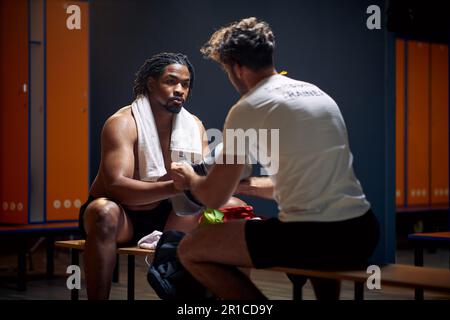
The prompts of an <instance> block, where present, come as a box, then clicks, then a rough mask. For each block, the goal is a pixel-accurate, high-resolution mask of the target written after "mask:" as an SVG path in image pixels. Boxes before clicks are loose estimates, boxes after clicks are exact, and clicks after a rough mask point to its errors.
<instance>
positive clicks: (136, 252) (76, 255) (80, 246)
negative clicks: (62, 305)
mask: <svg viewBox="0 0 450 320" xmlns="http://www.w3.org/2000/svg"><path fill="white" fill-rule="evenodd" d="M84 245H85V241H84V240H68V241H56V242H55V247H58V248H67V249H70V250H71V264H73V265H79V264H80V252H81V251H83V250H84ZM154 252H155V251H154V250H147V249H142V248H139V247H122V248H117V255H118V256H120V255H126V256H127V260H128V266H127V278H128V279H127V300H134V287H135V257H136V256H150V257H153V254H154ZM78 297H79V295H78V290H77V289H72V290H71V300H78Z"/></svg>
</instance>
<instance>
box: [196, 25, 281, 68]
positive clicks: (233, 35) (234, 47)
mask: <svg viewBox="0 0 450 320" xmlns="http://www.w3.org/2000/svg"><path fill="white" fill-rule="evenodd" d="M274 50H275V36H274V34H273V32H272V30H271V28H270V26H269V24H268V23H267V22H264V21H260V20H258V19H257V18H255V17H250V18H245V19H242V20H241V21H236V22H233V23H231V24H230V25H228V26H225V27H222V28H220V29H219V30H217V31H216V32H214V34H213V35H212V36H211V38H210V39H209V40H208V42H206V43H205V44H204V45H203V47H202V48H201V49H200V52H201V53H202V54H203V56H204V57H205V58H209V59H212V60H214V61H217V62H219V63H224V64H229V65H233V64H235V63H238V64H239V65H242V66H246V67H248V68H250V69H252V70H254V71H257V70H259V69H262V68H265V67H268V66H272V65H273V52H274Z"/></svg>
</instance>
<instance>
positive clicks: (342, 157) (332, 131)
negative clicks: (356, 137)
mask: <svg viewBox="0 0 450 320" xmlns="http://www.w3.org/2000/svg"><path fill="white" fill-rule="evenodd" d="M239 128H240V129H243V130H247V129H250V128H254V129H268V130H270V129H279V163H278V172H276V173H275V174H273V175H271V176H270V177H271V179H272V181H273V184H274V199H275V200H276V201H277V203H278V208H279V210H280V213H279V219H280V220H282V221H342V220H347V219H351V218H356V217H359V216H361V215H363V214H364V213H365V212H366V211H367V210H368V209H369V208H370V204H369V202H368V201H367V200H366V197H365V195H364V192H363V190H362V187H361V185H360V183H359V181H358V180H357V178H356V177H355V174H354V172H353V167H352V162H353V156H352V154H351V152H350V148H349V143H348V137H347V130H346V127H345V123H344V119H343V118H342V115H341V112H340V110H339V107H338V106H337V104H336V102H335V101H334V100H333V99H332V98H331V97H330V96H328V95H327V94H326V93H325V92H323V91H322V90H320V89H319V88H318V87H317V86H315V85H313V84H310V83H307V82H302V81H296V80H293V79H290V78H288V77H286V76H282V75H278V74H277V75H273V76H270V77H268V78H265V79H263V80H262V81H260V82H259V83H258V84H257V85H256V86H255V87H254V88H252V89H251V90H250V91H249V92H247V93H246V94H245V95H244V96H242V98H241V99H240V100H239V101H238V102H237V103H236V104H235V105H234V106H233V108H232V109H231V110H230V112H229V114H228V116H227V119H226V121H225V126H224V133H225V132H226V129H239ZM271 143H274V142H273V141H272V142H271ZM249 152H250V154H251V155H252V156H253V157H254V158H255V159H257V154H256V149H255V148H250V151H249Z"/></svg>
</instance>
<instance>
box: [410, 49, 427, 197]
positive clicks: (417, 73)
mask: <svg viewBox="0 0 450 320" xmlns="http://www.w3.org/2000/svg"><path fill="white" fill-rule="evenodd" d="M429 51H430V45H429V44H427V43H424V42H419V41H408V53H407V54H408V57H407V59H408V71H407V73H408V76H407V81H408V85H407V86H408V87H407V90H408V93H407V99H408V102H407V104H408V110H407V113H408V130H407V131H408V133H407V135H408V138H407V139H408V142H407V146H408V151H407V166H408V169H407V180H408V186H407V190H408V197H407V201H408V205H428V204H429V203H430V197H429V180H430V172H429V165H430V162H429V161H430V143H429V139H430V133H429V130H430V122H429V121H430V99H429V92H430V86H429V83H430V82H429V81H430V68H429V58H430V55H429Z"/></svg>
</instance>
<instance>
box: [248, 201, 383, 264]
mask: <svg viewBox="0 0 450 320" xmlns="http://www.w3.org/2000/svg"><path fill="white" fill-rule="evenodd" d="M379 232H380V231H379V224H378V221H377V219H376V217H375V215H374V214H373V212H372V210H369V211H367V212H366V213H365V214H364V215H362V216H361V217H357V218H354V219H349V220H345V221H338V222H281V221H280V220H279V219H278V218H270V219H267V220H248V221H246V225H245V239H246V242H247V247H248V250H249V253H250V257H251V259H252V262H253V265H254V266H255V268H269V267H291V268H306V269H308V268H311V269H324V270H325V269H339V268H364V267H366V266H367V265H368V263H369V261H368V260H369V258H370V256H371V255H372V253H373V251H374V249H375V247H376V245H377V244H378V240H379Z"/></svg>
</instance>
